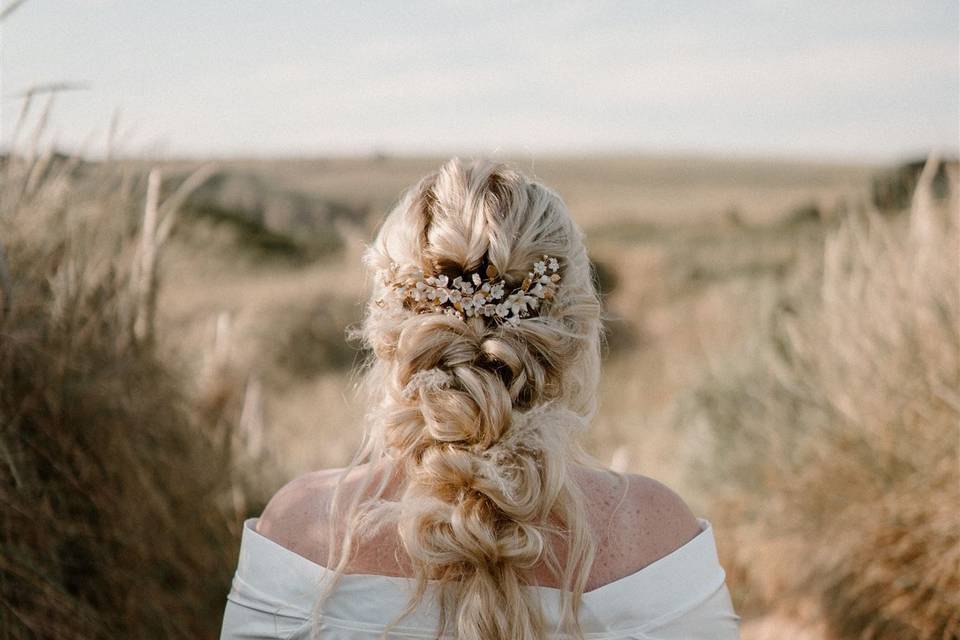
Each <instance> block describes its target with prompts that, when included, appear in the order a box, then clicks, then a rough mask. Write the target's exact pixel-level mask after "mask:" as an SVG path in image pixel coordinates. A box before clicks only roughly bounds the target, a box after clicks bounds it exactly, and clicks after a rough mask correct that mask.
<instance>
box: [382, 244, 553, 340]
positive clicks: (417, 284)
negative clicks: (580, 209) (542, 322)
mask: <svg viewBox="0 0 960 640" xmlns="http://www.w3.org/2000/svg"><path fill="white" fill-rule="evenodd" d="M397 268H398V265H397V264H395V263H392V264H391V265H390V269H388V270H381V271H380V277H381V278H382V280H383V284H384V286H385V287H387V289H388V292H396V295H398V297H399V300H400V302H401V304H403V305H404V306H406V307H408V308H412V309H414V310H416V311H417V312H418V313H446V314H448V315H452V316H456V317H458V318H460V319H461V320H463V319H466V318H472V317H475V316H476V317H487V318H493V319H494V320H495V321H498V322H506V323H509V324H515V323H516V322H518V321H519V320H520V319H522V318H527V317H530V316H531V315H533V312H534V311H536V310H537V309H539V308H540V303H541V301H542V300H551V299H552V298H553V297H554V296H555V295H556V291H557V283H559V282H560V273H559V272H560V263H559V261H557V259H556V258H554V257H551V256H548V255H544V256H543V258H542V259H540V260H538V261H536V262H535V263H534V264H533V268H532V270H531V271H530V272H529V273H528V274H527V277H526V278H524V280H523V283H522V284H521V285H520V286H519V287H517V288H516V289H513V290H512V291H511V292H510V293H507V291H506V289H505V284H506V283H505V281H504V280H503V278H498V277H497V275H498V274H497V270H496V268H495V267H494V266H493V265H488V266H487V268H486V278H484V277H481V275H480V273H479V272H474V273H470V274H464V275H460V276H457V277H456V278H453V279H452V280H451V279H450V277H449V276H447V275H443V274H441V275H436V276H427V275H425V274H424V273H423V271H421V270H419V269H418V270H417V271H416V272H415V273H414V274H413V275H411V276H409V277H407V278H404V279H402V280H398V279H397V278H396V270H397ZM377 304H379V305H380V306H384V304H385V302H384V300H383V298H381V299H380V300H378V301H377Z"/></svg>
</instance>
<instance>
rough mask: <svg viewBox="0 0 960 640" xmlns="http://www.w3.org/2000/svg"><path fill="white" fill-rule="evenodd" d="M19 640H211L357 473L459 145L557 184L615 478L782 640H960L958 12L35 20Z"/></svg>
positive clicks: (242, 14)
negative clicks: (377, 364)
mask: <svg viewBox="0 0 960 640" xmlns="http://www.w3.org/2000/svg"><path fill="white" fill-rule="evenodd" d="M0 29H2V33H0V37H2V41H0V65H2V66H0V74H2V75H0V98H2V101H0V148H2V151H0V504H2V511H0V513H2V515H0V632H2V633H0V635H2V636H3V637H5V638H17V639H19V638H33V637H49V638H116V637H143V638H204V637H215V636H216V634H217V631H218V629H219V624H220V617H221V615H222V609H223V605H224V598H225V595H226V592H227V590H228V588H229V581H230V578H231V575H232V572H233V570H234V568H235V563H236V558H237V551H238V546H239V541H240V526H241V522H242V521H243V519H244V518H245V517H248V516H252V515H256V514H257V513H259V511H260V509H261V508H262V507H263V504H264V501H265V500H266V499H267V498H268V497H269V496H270V495H271V494H272V493H273V492H274V491H275V490H276V489H277V488H278V487H279V486H281V485H282V484H283V483H284V482H285V481H287V480H289V479H291V478H292V477H294V476H295V475H297V474H299V473H302V472H305V471H308V470H311V469H316V468H320V467H329V466H340V465H343V464H345V463H346V462H347V461H348V460H349V458H350V455H351V454H352V452H353V449H354V447H355V446H356V444H357V443H358V439H359V435H360V429H359V424H360V419H361V416H362V407H360V406H358V403H357V402H356V401H355V399H354V397H353V390H354V385H355V382H356V377H355V373H354V372H355V367H356V366H357V365H359V364H360V362H361V361H362V359H363V358H364V356H365V354H364V353H363V352H362V351H360V350H359V347H358V346H357V345H355V344H352V343H351V342H349V341H348V340H347V339H346V330H347V328H348V327H350V326H351V325H353V324H355V323H356V322H357V321H358V320H359V319H360V315H361V310H362V304H363V301H364V296H365V292H366V284H365V279H364V274H363V272H362V269H361V265H360V261H359V258H360V253H361V251H362V250H363V248H364V245H365V243H366V242H368V241H369V240H370V239H371V238H372V236H373V234H374V232H375V230H376V228H377V225H378V223H379V221H380V220H381V219H382V217H383V215H384V213H385V212H386V211H387V210H388V209H389V207H390V206H391V204H392V203H394V202H395V201H396V200H397V198H398V196H399V195H400V193H401V192H402V190H403V189H404V188H405V187H407V186H409V185H410V184H412V183H414V182H415V181H416V180H417V179H418V178H419V177H421V176H422V175H423V174H425V173H426V172H428V171H430V170H432V169H435V168H437V167H438V166H439V165H440V164H441V163H442V162H443V161H444V160H445V159H447V158H449V157H450V156H453V155H459V156H462V157H490V158H494V159H498V160H502V161H505V162H510V163H512V164H514V165H515V166H517V167H518V168H519V169H521V170H522V171H524V172H526V173H527V174H529V175H531V176H533V177H535V178H537V179H539V180H541V181H542V182H544V183H546V184H548V185H550V186H552V187H554V188H555V189H556V190H558V191H559V193H560V194H561V195H562V196H563V197H564V199H565V200H566V202H567V204H568V205H569V207H570V210H571V212H572V214H573V216H574V218H575V219H576V221H577V222H578V223H579V224H580V226H581V227H582V228H583V229H584V230H585V232H586V234H587V238H588V245H589V248H590V252H591V258H592V260H593V262H594V265H595V269H596V274H597V278H598V281H599V283H600V287H601V289H602V292H603V297H604V303H605V306H606V310H607V313H608V315H609V318H608V320H607V329H608V332H609V335H608V343H607V345H606V347H605V369H604V371H605V373H604V379H603V383H602V387H601V390H600V394H601V397H600V413H599V415H598V416H597V418H596V420H595V422H594V425H593V427H592V430H591V431H590V432H589V434H588V436H587V437H588V446H589V449H590V451H591V452H592V453H594V454H595V455H596V456H597V457H598V458H599V459H601V460H602V461H604V462H605V463H607V464H609V465H611V466H613V467H614V468H616V469H619V470H623V471H631V472H635V473H643V474H645V475H649V476H652V477H654V478H657V479H659V480H661V481H663V482H665V483H667V484H668V485H670V486H671V487H673V488H674V489H676V490H677V491H678V492H679V493H680V494H681V495H683V496H684V497H685V498H686V499H687V501H688V502H689V503H690V504H691V505H692V506H693V508H694V510H695V511H696V512H697V513H698V514H699V515H702V516H704V517H708V518H710V519H711V520H712V521H713V522H714V524H715V526H716V528H717V536H718V543H719V545H720V552H721V555H722V561H723V563H724V565H725V567H726V568H727V572H728V582H729V584H730V587H731V590H732V593H733V596H734V599H735V605H736V607H737V609H738V612H739V613H740V614H741V615H742V616H743V619H744V626H743V636H744V638H745V640H751V639H753V640H758V639H764V638H800V639H807V638H808V639H811V640H827V639H833V638H837V639H847V638H850V639H853V638H857V639H884V640H886V639H894V638H896V639H910V638H924V639H931V640H932V639H937V640H943V639H949V638H960V460H958V448H960V276H958V271H960V246H958V224H960V206H958V191H957V183H958V163H957V155H958V148H960V141H958V137H960V9H958V4H957V3H956V2H947V1H945V2H925V3H919V2H915V3H909V2H905V3H899V2H888V3H866V2H847V3H800V2H792V1H790V0H784V1H775V0H763V1H761V0H757V1H754V2H739V3H725V4H718V3H706V2H699V3H697V2H679V3H659V4H654V3H626V2H595V3H581V2H554V3H550V4H547V3H524V4H514V3H506V2H503V3H501V2H492V3H461V2H453V1H432V2H426V1H425V2H417V3H400V2H385V3H348V2H323V3H312V2H293V1H283V2H273V3H269V4H266V3H227V2H212V1H206V0H204V1H193V2H182V1H171V2H164V3H154V2H134V1H125V2H120V1H118V0H61V1H60V2H56V3H51V2H43V1H41V0H36V1H34V0H27V1H24V0H15V1H13V2H11V1H9V0H8V1H7V2H5V3H3V4H0Z"/></svg>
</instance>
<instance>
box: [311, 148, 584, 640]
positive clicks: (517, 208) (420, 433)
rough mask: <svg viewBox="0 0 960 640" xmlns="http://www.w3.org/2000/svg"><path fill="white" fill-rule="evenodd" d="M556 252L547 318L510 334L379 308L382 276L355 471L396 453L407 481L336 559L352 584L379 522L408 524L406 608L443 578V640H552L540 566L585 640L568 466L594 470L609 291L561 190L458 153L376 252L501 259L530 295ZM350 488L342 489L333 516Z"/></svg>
mask: <svg viewBox="0 0 960 640" xmlns="http://www.w3.org/2000/svg"><path fill="white" fill-rule="evenodd" d="M544 254H547V255H550V256H553V257H556V258H557V259H558V260H559V262H560V265H561V271H562V274H563V280H562V282H561V284H560V286H559V287H558V290H557V292H556V295H555V296H554V298H553V299H552V300H550V301H549V303H548V304H544V305H543V306H542V307H541V308H540V309H539V314H538V315H536V316H533V317H529V318H524V319H523V320H521V321H520V322H517V323H515V324H510V323H505V324H497V323H491V322H489V321H488V320H485V319H484V318H482V317H470V318H466V319H460V318H457V317H454V316H450V315H445V314H442V313H416V312H413V311H411V310H409V309H405V308H403V307H402V306H392V305H383V304H382V303H378V300H380V299H381V298H382V296H383V295H384V291H383V287H384V285H383V284H382V283H378V282H375V283H374V291H373V294H372V296H371V299H370V303H369V304H368V306H367V313H366V315H365V317H364V321H363V323H362V325H361V328H360V332H359V333H360V336H361V337H362V339H363V341H364V343H365V344H366V345H367V346H368V347H369V348H370V350H371V352H372V357H371V358H370V361H369V363H368V366H367V369H366V371H365V375H364V387H365V389H366V392H367V394H368V400H369V403H368V405H367V406H369V407H371V410H370V413H369V415H368V416H367V418H368V419H367V423H368V427H367V432H366V434H365V438H364V443H363V445H362V447H361V449H360V451H359V452H358V454H357V456H356V458H355V460H354V462H353V463H352V464H351V467H348V470H347V471H345V472H344V475H343V476H342V477H346V473H347V472H348V471H349V469H350V468H352V467H353V466H354V465H356V464H357V463H359V462H363V461H366V462H378V461H382V460H392V461H393V462H394V463H395V464H396V465H398V468H399V470H400V471H401V472H402V478H403V488H402V495H401V497H400V499H399V501H398V502H395V503H388V502H384V501H382V500H380V497H381V496H382V495H383V492H384V489H385V486H386V479H385V478H384V479H382V480H381V482H380V484H379V486H377V487H376V488H373V489H371V487H372V485H373V479H372V476H371V477H370V478H369V479H368V480H367V485H366V487H365V489H362V490H361V491H360V492H358V493H357V494H356V495H355V497H354V499H353V501H352V503H351V505H350V509H349V513H350V514H351V515H350V520H349V525H348V528H347V535H346V536H345V537H344V539H343V544H342V546H341V547H340V549H339V552H340V553H339V559H338V560H337V561H336V562H333V563H332V564H333V565H335V566H336V571H337V572H338V575H340V574H341V573H342V572H343V570H344V568H345V566H346V564H347V562H348V560H349V555H350V552H351V550H352V541H353V538H354V536H355V535H361V536H362V535H364V534H365V532H368V531H369V530H370V529H372V528H373V527H372V524H371V523H374V522H377V523H378V524H379V525H381V526H382V523H383V522H389V523H391V525H395V526H396V527H397V532H398V534H399V538H400V541H401V543H402V546H403V550H404V551H405V552H406V553H407V554H408V556H409V559H410V565H411V567H412V571H413V577H414V578H415V579H416V584H417V590H416V593H415V594H414V597H413V598H412V599H411V602H410V606H409V608H408V610H407V612H408V613H409V612H412V611H413V610H415V608H416V606H417V604H418V602H419V601H420V600H421V599H422V598H423V597H424V594H425V593H426V590H427V587H428V584H430V583H431V582H435V583H437V584H439V586H440V587H441V590H440V594H441V596H440V605H441V612H442V616H441V620H440V625H441V626H440V629H439V633H441V634H442V633H443V631H444V629H446V628H448V627H449V626H453V627H455V629H456V635H457V637H458V638H461V639H462V640H498V639H506V638H510V639H518V638H520V639H532V638H539V637H542V636H543V634H544V619H543V616H542V612H541V610H540V604H539V601H538V600H537V598H536V596H535V593H533V592H532V591H531V590H529V589H525V588H524V587H525V585H526V584H529V583H530V577H531V575H532V573H531V572H532V570H533V568H534V567H535V566H537V565H538V564H539V563H541V562H543V563H546V566H547V567H549V569H550V570H551V571H552V572H553V573H554V575H555V576H556V578H557V581H558V583H559V584H560V585H561V589H562V596H561V598H562V600H561V624H562V625H563V626H564V627H565V629H566V630H567V631H568V632H570V633H573V634H574V635H576V636H579V635H581V634H580V628H579V624H578V622H577V615H578V605H579V601H580V596H581V595H582V594H583V591H584V588H585V584H586V580H587V574H588V572H589V569H590V566H591V564H592V561H593V554H594V541H593V540H594V538H593V535H592V533H591V531H590V530H589V527H588V526H587V519H586V512H585V507H584V503H583V498H582V496H581V494H580V492H579V491H578V489H577V487H576V486H575V484H574V483H573V481H572V478H571V476H570V474H569V473H568V466H569V464H570V463H571V462H573V461H580V462H589V458H588V456H586V455H585V454H584V452H583V450H582V449H580V447H579V445H578V443H577V438H576V432H577V430H578V429H579V428H580V427H582V425H584V424H586V423H587V422H588V421H589V419H590V418H591V417H592V416H593V414H594V412H595V410H596V389H597V384H598V378H599V362H600V340H601V307H600V301H599V297H598V295H597V290H596V287H595V285H594V281H593V277H592V272H591V269H590V263H589V260H588V257H587V253H586V249H585V246H584V242H583V234H582V232H581V231H580V229H579V228H578V227H577V226H576V225H575V224H574V222H573V220H572V219H571V217H570V215H569V213H568V211H567V208H566V206H565V205H564V203H563V201H562V200H561V199H560V197H559V196H558V195H556V194H555V193H554V192H553V191H551V190H549V189H548V188H546V187H544V186H542V185H540V184H538V183H536V182H532V181H529V180H528V179H526V178H525V177H524V176H523V175H522V174H520V173H519V172H518V171H516V170H513V169H511V168H510V167H508V166H506V165H503V164H498V163H492V162H486V161H482V162H473V163H465V162H463V161H460V160H456V159H455V160H451V161H449V162H448V163H446V164H445V165H444V166H443V167H442V168H441V169H440V170H439V171H437V172H434V173H432V174H430V175H428V176H426V177H425V178H423V179H422V180H421V181H420V182H419V183H418V184H416V185H415V186H414V187H412V188H411V189H410V190H408V191H407V192H406V193H405V194H404V196H403V198H402V199H401V201H400V202H399V204H398V205H397V206H396V207H395V208H394V209H393V211H392V212H391V213H390V214H389V215H388V216H387V218H386V220H385V222H384V224H383V226H382V228H381V229H380V232H379V233H378V235H377V238H376V240H375V242H374V244H373V246H371V247H370V248H369V249H368V251H367V253H366V255H365V262H366V264H367V266H368V267H369V268H370V269H371V270H374V271H375V270H379V269H384V268H387V267H392V268H394V269H396V268H399V269H401V270H403V269H408V270H410V271H414V270H419V271H422V272H423V273H424V274H428V275H441V274H443V275H448V276H450V277H451V278H452V277H455V276H457V275H460V274H462V273H467V272H470V271H482V270H485V269H486V268H487V267H488V266H491V265H492V267H493V268H494V269H495V270H496V273H498V274H500V275H501V276H502V277H503V278H504V280H505V281H506V282H507V283H508V285H510V286H518V285H519V284H520V283H521V281H522V280H523V278H524V277H525V276H526V274H527V273H528V272H529V270H530V268H531V265H532V264H533V263H534V262H535V261H536V260H538V259H540V257H541V256H543V255H544ZM367 489H369V490H367ZM338 494H339V485H338V490H337V495H335V499H334V505H333V507H332V509H334V510H336V509H337V506H336V502H337V500H338ZM551 535H554V536H558V537H559V538H560V539H562V540H563V545H562V547H563V548H564V549H565V550H566V553H565V557H563V558H558V557H557V556H556V554H555V553H554V552H553V546H552V545H550V544H549V543H548V537H549V536H551ZM332 558H333V549H331V559H332ZM328 593H329V591H328Z"/></svg>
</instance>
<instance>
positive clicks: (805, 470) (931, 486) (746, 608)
mask: <svg viewBox="0 0 960 640" xmlns="http://www.w3.org/2000/svg"><path fill="white" fill-rule="evenodd" d="M934 166H936V163H930V165H929V167H930V168H931V170H927V171H926V172H925V175H924V177H923V178H921V186H920V188H919V189H918V191H917V195H916V196H915V199H914V202H913V206H912V210H911V211H910V213H909V215H908V216H904V217H901V218H899V219H897V218H885V219H881V218H880V217H879V216H878V215H876V214H870V215H867V216H866V217H851V218H849V219H848V220H846V221H845V222H844V223H843V224H842V226H841V227H840V229H839V230H837V231H836V232H835V233H833V234H832V235H831V236H830V237H828V239H827V242H826V244H825V246H824V249H823V254H822V262H821V263H820V265H819V268H818V269H816V270H815V271H814V272H813V274H808V275H806V276H804V277H803V278H801V279H800V282H801V286H797V287H794V288H793V290H792V293H791V294H789V295H784V296H782V297H781V299H780V300H779V301H778V303H777V305H776V306H775V308H774V309H773V312H772V313H771V314H770V317H769V320H770V321H769V323H768V324H767V325H766V326H764V327H762V328H760V330H758V332H757V335H758V338H757V340H756V341H755V344H754V345H753V346H752V348H751V349H748V351H747V352H746V353H743V354H741V356H740V357H739V359H733V360H731V362H730V366H729V368H728V369H727V370H726V373H725V375H723V376H718V375H715V376H714V377H713V378H712V379H710V380H707V381H706V382H705V383H704V384H703V385H702V387H700V388H699V389H698V390H697V391H696V392H695V393H694V394H692V397H691V398H690V402H688V403H687V405H686V406H687V409H688V410H687V411H686V413H685V416H684V422H685V423H686V424H690V423H691V422H692V423H694V424H697V425H699V428H702V429H704V431H705V434H706V435H707V436H708V438H707V441H708V442H710V443H711V445H710V446H709V447H708V450H707V451H706V452H705V455H704V457H703V460H702V465H701V467H700V469H699V479H700V480H701V481H702V482H703V485H704V486H705V487H706V489H707V490H708V491H710V492H711V493H713V494H714V495H716V496H717V498H718V500H717V502H716V505H717V507H716V509H715V513H714V515H715V519H716V521H717V522H718V526H719V527H722V528H725V529H726V530H727V531H726V533H725V534H724V535H726V536H728V537H729V546H725V549H732V551H731V552H730V556H729V558H728V559H727V561H728V564H729V566H730V569H731V577H732V578H734V579H735V581H737V582H738V584H737V589H736V593H737V594H738V597H739V598H740V599H741V609H742V611H743V612H744V613H746V614H750V613H751V612H756V611H759V610H766V609H769V608H770V607H777V606H782V605H779V604H778V603H782V602H792V603H794V608H795V609H797V610H804V609H806V610H807V611H815V612H816V613H815V614H814V615H817V616H822V617H824V618H825V619H826V621H827V624H828V626H829V627H830V629H831V631H832V632H833V633H835V634H836V635H837V636H838V637H841V638H858V639H877V640H880V639H882V640H886V639H890V640H892V639H894V638H896V639H897V640H905V639H909V638H925V639H934V638H936V639H938V640H942V639H947V638H958V637H960V477H958V442H960V278H958V269H960V259H958V256H960V245H958V237H960V233H958V223H960V220H958V219H957V215H958V211H960V208H958V202H957V200H956V189H953V190H952V192H953V194H954V199H953V200H952V201H950V202H948V203H946V205H945V206H941V205H942V203H938V202H937V201H936V200H935V198H933V197H932V196H931V192H930V181H931V179H932V168H933V167H934ZM807 605H812V606H810V607H808V606H807ZM794 613H796V611H795V612H794Z"/></svg>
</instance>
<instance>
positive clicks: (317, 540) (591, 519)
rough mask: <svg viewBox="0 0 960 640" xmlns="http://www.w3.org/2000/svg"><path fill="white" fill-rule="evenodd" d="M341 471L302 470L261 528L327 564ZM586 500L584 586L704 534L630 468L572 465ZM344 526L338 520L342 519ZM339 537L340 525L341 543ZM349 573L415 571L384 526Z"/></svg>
mask: <svg viewBox="0 0 960 640" xmlns="http://www.w3.org/2000/svg"><path fill="white" fill-rule="evenodd" d="M339 471H340V470H338V469H330V470H324V471H315V472H312V473H308V474H306V475H303V476H300V477H299V478H297V479H295V480H293V481H292V482H290V483H289V484H287V485H286V486H285V487H283V488H282V489H281V490H280V491H278V492H277V494H276V495H275V496H274V497H273V498H272V499H271V500H270V503H269V504H268V505H267V507H266V509H264V512H263V515H262V516H261V518H260V520H259V523H258V525H257V530H258V531H259V532H260V533H261V534H263V535H264V536H266V537H267V538H270V539H271V540H273V541H275V542H277V543H278V544H280V545H282V546H284V547H286V548H288V549H290V550H291V551H293V552H295V553H297V554H299V555H301V556H304V557H305V558H308V559H309V560H312V561H313V562H316V563H318V564H326V562H327V552H328V548H329V544H330V540H329V531H328V520H329V514H328V508H329V504H330V499H331V497H332V495H333V489H334V486H335V485H336V482H337V479H338V478H339V475H340V473H339ZM364 471H365V469H364V468H362V467H360V468H358V469H357V470H355V471H353V472H352V473H351V475H350V476H349V477H348V479H347V480H346V484H345V485H344V497H345V499H343V500H342V502H348V498H347V497H348V496H349V495H351V494H352V492H355V491H356V489H357V488H358V486H359V484H360V477H361V475H362V474H363V473H364ZM572 477H573V479H574V481H575V482H576V483H577V484H578V485H579V486H580V489H581V491H582V492H583V494H584V498H585V502H586V505H587V514H588V518H587V519H588V524H589V526H590V527H591V528H592V529H593V530H594V531H596V532H597V536H598V539H597V553H596V556H595V559H594V563H593V566H592V568H591V571H590V575H589V577H588V579H587V591H590V590H592V589H596V588H597V587H600V586H603V585H605V584H608V583H610V582H612V581H614V580H617V579H619V578H622V577H624V576H627V575H630V574H631V573H635V572H636V571H639V570H640V569H642V568H643V567H645V566H647V565H649V564H650V563H652V562H654V561H656V560H658V559H659V558H662V557H663V556H665V555H667V554H669V553H670V552H671V551H674V550H675V549H677V548H678V547H681V546H683V545H684V544H685V543H687V542H689V541H690V540H691V539H692V538H693V537H694V536H696V535H697V534H698V533H699V532H700V528H699V525H698V524H697V521H696V518H695V517H694V515H693V513H692V512H691V511H690V509H689V508H688V507H687V505H686V504H685V503H684V502H683V500H682V499H681V498H680V497H679V496H678V495H677V494H676V493H674V492H673V491H671V490H670V489H669V488H667V487H666V486H664V485H662V484H660V483H659V482H657V481H656V480H653V479H651V478H647V477H644V476H639V475H632V474H626V475H625V476H624V477H625V479H626V484H624V482H623V480H621V479H620V478H618V477H617V476H615V475H612V474H610V473H607V472H601V471H596V470H592V469H587V468H582V467H577V468H574V469H573V470H572ZM398 486H399V479H398V478H393V479H392V480H391V483H390V484H389V485H388V489H387V493H386V495H385V498H386V499H388V500H389V499H391V498H392V499H396V497H397V495H398V494H397V487H398ZM338 527H339V523H338ZM341 535H342V528H341V530H339V531H337V533H336V535H335V537H336V538H337V540H335V541H334V542H335V543H336V542H338V541H339V539H340V536H341ZM549 544H551V545H553V549H554V551H555V553H557V554H558V555H559V556H560V557H562V556H563V554H564V553H565V549H564V544H563V540H561V539H551V540H550V541H549ZM346 571H347V573H372V574H380V575H391V576H405V575H409V574H410V570H409V566H408V564H407V563H406V562H405V561H404V558H403V552H402V549H401V547H400V544H399V540H398V539H397V535H396V532H395V531H393V530H391V529H390V528H389V527H386V528H384V529H383V530H381V531H380V532H378V533H377V534H375V535H374V536H373V537H371V538H370V539H368V540H364V541H361V542H359V543H358V545H357V552H356V554H355V555H354V557H353V558H352V560H351V562H350V564H349V565H348V566H347V569H346ZM531 582H532V583H535V584H540V585H543V586H549V587H557V586H559V584H558V583H557V580H556V578H555V577H554V576H552V575H551V574H550V572H549V571H548V570H547V568H546V566H545V565H542V564H541V565H540V566H538V567H536V568H535V570H534V572H533V576H532V577H531Z"/></svg>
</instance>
